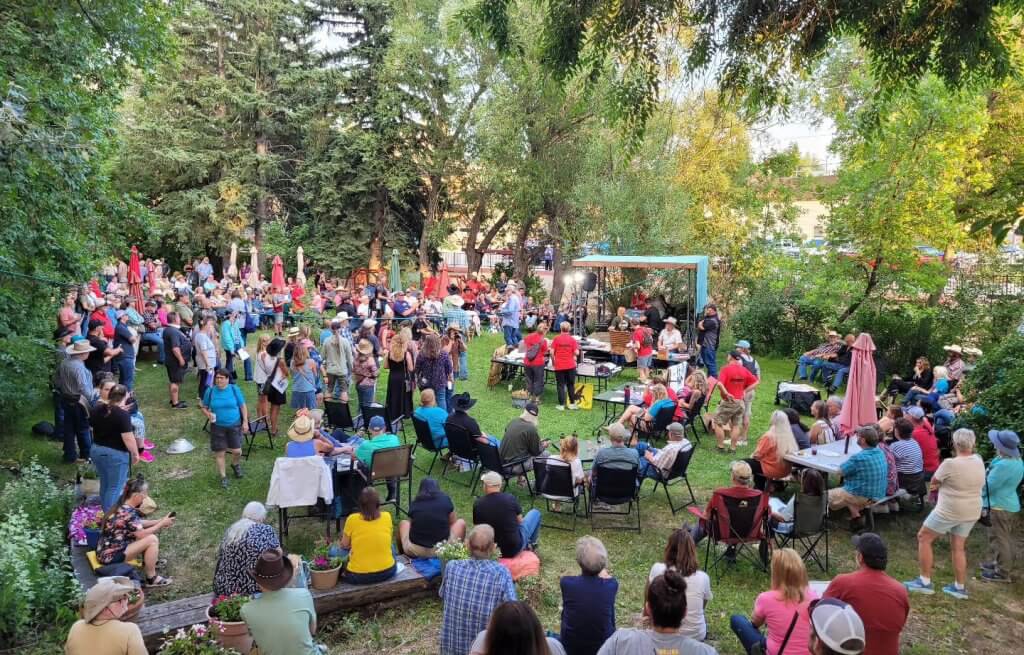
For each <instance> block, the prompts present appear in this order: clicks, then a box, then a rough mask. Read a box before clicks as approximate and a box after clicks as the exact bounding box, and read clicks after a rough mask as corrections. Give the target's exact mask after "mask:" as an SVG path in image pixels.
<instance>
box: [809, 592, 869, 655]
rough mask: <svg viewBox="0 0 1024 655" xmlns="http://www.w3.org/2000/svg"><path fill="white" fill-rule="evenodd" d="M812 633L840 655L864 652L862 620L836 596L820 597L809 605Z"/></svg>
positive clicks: (856, 654)
mask: <svg viewBox="0 0 1024 655" xmlns="http://www.w3.org/2000/svg"><path fill="white" fill-rule="evenodd" d="M811 624H812V625H813V627H814V633H815V634H816V635H818V639H820V640H821V641H822V642H824V644H825V645H826V646H828V647H829V648H830V649H831V650H832V651H834V652H836V653H842V655H860V654H861V653H863V652H864V621H862V620H861V618H860V616H858V615H857V612H856V611H854V609H853V608H852V607H850V606H849V605H847V604H846V603H844V602H843V601H841V600H839V599H838V598H822V599H821V600H818V601H815V602H814V603H813V604H812V605H811Z"/></svg>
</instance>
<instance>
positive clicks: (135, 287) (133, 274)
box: [128, 246, 145, 316]
mask: <svg viewBox="0 0 1024 655" xmlns="http://www.w3.org/2000/svg"><path fill="white" fill-rule="evenodd" d="M128 293H129V294H131V296H132V298H134V299H135V311H137V312H138V313H139V316H141V315H142V312H143V311H144V309H145V304H144V303H143V302H142V269H141V268H140V267H139V249H138V248H137V247H136V246H132V255H131V257H130V258H129V259H128Z"/></svg>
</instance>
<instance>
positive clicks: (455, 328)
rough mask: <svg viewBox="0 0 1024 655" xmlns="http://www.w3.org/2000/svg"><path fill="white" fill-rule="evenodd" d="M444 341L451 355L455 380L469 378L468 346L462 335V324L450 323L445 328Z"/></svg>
mask: <svg viewBox="0 0 1024 655" xmlns="http://www.w3.org/2000/svg"><path fill="white" fill-rule="evenodd" d="M445 331H446V333H447V334H446V336H445V341H447V344H446V345H447V346H448V350H449V352H450V353H451V357H452V371H453V373H454V375H455V379H456V380H462V381H465V380H468V379H469V348H467V347H466V340H465V339H464V338H463V336H462V326H460V325H459V324H458V323H452V324H451V325H449V326H448V327H447V328H446V330H445Z"/></svg>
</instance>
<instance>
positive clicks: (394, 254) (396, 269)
mask: <svg viewBox="0 0 1024 655" xmlns="http://www.w3.org/2000/svg"><path fill="white" fill-rule="evenodd" d="M388 282H390V286H391V293H395V292H397V291H398V290H399V289H401V288H402V266H401V264H399V263H398V250H397V249H394V250H392V251H391V273H389V274H388Z"/></svg>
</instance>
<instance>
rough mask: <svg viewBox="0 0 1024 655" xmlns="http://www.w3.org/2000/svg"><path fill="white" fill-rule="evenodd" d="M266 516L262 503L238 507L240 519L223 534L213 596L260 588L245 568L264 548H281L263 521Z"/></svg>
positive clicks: (272, 530)
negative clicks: (240, 508) (239, 508)
mask: <svg viewBox="0 0 1024 655" xmlns="http://www.w3.org/2000/svg"><path fill="white" fill-rule="evenodd" d="M266 519H267V508H266V507H264V506H263V503H260V502H256V501H252V502H251V503H249V504H247V505H246V506H245V509H244V510H242V518H240V519H238V520H237V521H235V522H234V523H232V524H231V526H230V527H228V529H227V531H226V532H225V533H224V538H223V539H222V540H221V542H220V548H219V549H218V551H217V566H216V568H215V569H214V572H213V594H214V595H215V596H230V595H231V594H242V595H243V596H251V595H253V594H255V593H256V592H258V591H259V590H260V589H259V587H258V586H257V585H256V581H255V580H253V579H252V576H251V575H249V571H251V570H252V569H253V567H254V566H256V563H257V562H258V561H259V558H260V555H261V554H262V553H263V552H264V551H266V550H269V549H272V548H280V547H281V540H280V539H279V538H278V536H277V533H276V532H275V531H274V528H273V527H272V526H269V525H267V524H266V523H264V521H265V520H266Z"/></svg>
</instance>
